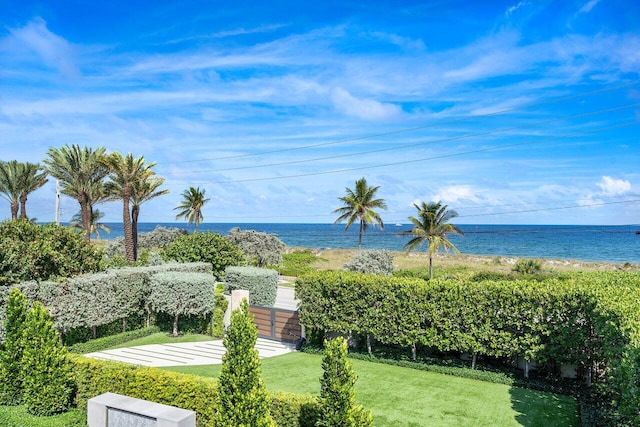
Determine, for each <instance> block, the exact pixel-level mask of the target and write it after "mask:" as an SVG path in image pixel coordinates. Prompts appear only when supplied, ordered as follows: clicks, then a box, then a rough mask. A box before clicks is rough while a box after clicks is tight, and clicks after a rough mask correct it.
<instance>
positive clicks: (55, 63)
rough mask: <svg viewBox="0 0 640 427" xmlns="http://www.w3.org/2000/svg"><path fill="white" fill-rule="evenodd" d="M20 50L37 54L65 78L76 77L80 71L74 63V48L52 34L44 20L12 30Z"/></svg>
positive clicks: (34, 21) (37, 20)
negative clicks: (25, 49) (24, 49)
mask: <svg viewBox="0 0 640 427" xmlns="http://www.w3.org/2000/svg"><path fill="white" fill-rule="evenodd" d="M9 31H10V32H11V36H12V37H13V40H14V41H15V42H16V44H17V45H18V46H17V47H18V48H21V47H26V48H27V49H28V50H30V51H32V52H34V53H36V54H37V55H38V56H39V57H40V58H41V59H42V60H43V61H44V63H45V64H47V65H48V66H50V67H54V68H57V69H58V71H60V73H61V74H63V75H65V76H75V75H77V74H78V72H79V70H78V68H77V66H76V65H75V63H74V61H73V56H74V52H73V48H72V47H71V45H70V44H69V42H67V41H66V40H65V39H64V38H62V37H60V36H58V35H56V34H54V33H52V32H51V31H49V29H48V28H47V23H46V22H45V21H44V20H43V19H42V18H36V19H34V20H33V21H31V22H29V23H28V24H27V25H26V26H25V27H22V28H17V29H10V30H9Z"/></svg>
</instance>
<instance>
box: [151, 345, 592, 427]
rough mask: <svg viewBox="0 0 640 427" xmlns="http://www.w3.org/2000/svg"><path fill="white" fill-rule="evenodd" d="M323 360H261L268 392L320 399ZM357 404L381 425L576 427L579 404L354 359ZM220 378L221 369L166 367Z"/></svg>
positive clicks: (288, 357) (314, 357)
mask: <svg viewBox="0 0 640 427" xmlns="http://www.w3.org/2000/svg"><path fill="white" fill-rule="evenodd" d="M321 360H322V356H320V355H313V354H306V353H289V354H287V355H284V356H278V357H273V358H268V359H263V360H262V376H263V379H264V381H265V384H266V385H267V388H268V389H270V390H274V391H275V390H282V391H289V392H294V393H302V394H312V395H318V394H319V390H320V383H319V378H320V376H321V375H322V368H321ZM352 363H353V367H354V370H355V372H356V374H357V375H358V381H357V383H356V390H357V401H358V403H360V404H362V405H364V406H365V408H367V409H371V410H372V411H373V416H374V422H375V425H376V426H378V427H381V426H398V427H413V426H471V425H472V426H545V427H546V426H549V427H553V426H558V427H559V426H563V427H564V426H578V425H579V421H578V416H577V404H576V401H575V400H574V399H573V398H571V397H567V396H561V395H554V394H551V393H544V392H539V391H533V390H528V389H523V388H520V387H511V386H507V385H502V384H493V383H488V382H483V381H477V380H471V379H466V378H459V377H454V376H447V375H442V374H437V373H433V372H425V371H418V370H414V369H409V368H401V367H397V366H389V365H383V364H378V363H372V362H368V361H362V360H352ZM163 369H168V370H172V371H176V372H185V373H190V374H194V375H200V376H206V377H213V378H217V377H218V375H219V373H220V365H206V366H180V367H170V368H163Z"/></svg>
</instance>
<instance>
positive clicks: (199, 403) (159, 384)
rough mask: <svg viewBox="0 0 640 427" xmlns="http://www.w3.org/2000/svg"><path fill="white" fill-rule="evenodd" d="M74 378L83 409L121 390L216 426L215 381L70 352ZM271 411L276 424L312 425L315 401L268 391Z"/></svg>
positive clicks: (206, 426) (77, 401) (204, 424)
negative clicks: (88, 403)
mask: <svg viewBox="0 0 640 427" xmlns="http://www.w3.org/2000/svg"><path fill="white" fill-rule="evenodd" d="M70 359H71V366H72V370H73V376H74V378H75V379H76V390H77V392H76V394H75V399H74V403H75V405H76V406H77V407H78V408H80V409H86V407H87V400H88V399H90V398H92V397H95V396H98V395H100V394H102V393H106V392H112V393H118V394H124V395H127V396H131V397H134V398H137V399H144V400H149V401H151V402H157V403H162V404H165V405H172V406H178V407H180V408H184V409H188V410H190V411H195V413H196V420H197V423H198V427H215V426H219V425H220V424H215V420H214V414H215V412H216V400H217V394H218V385H217V381H215V380H213V379H211V378H204V377H198V376H194V375H188V374H179V373H177V372H170V371H163V370H160V369H156V368H146V367H140V366H133V365H127V364H124V363H118V362H110V361H105V360H96V359H89V358H86V357H82V356H77V355H70ZM269 398H270V401H271V405H270V408H271V414H272V416H273V418H274V419H275V420H278V425H281V426H287V427H289V426H292V427H295V426H300V427H311V426H314V425H315V422H316V420H317V416H318V402H317V401H316V399H315V398H313V397H311V396H302V395H297V394H293V393H282V392H278V393H270V394H269Z"/></svg>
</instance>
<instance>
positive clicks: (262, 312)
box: [249, 306, 302, 343]
mask: <svg viewBox="0 0 640 427" xmlns="http://www.w3.org/2000/svg"><path fill="white" fill-rule="evenodd" d="M249 311H250V312H251V313H252V314H253V320H254V322H255V324H256V326H257V328H258V336H259V337H261V338H268V339H271V340H278V341H286V342H292V343H293V342H296V341H297V340H298V338H300V337H301V336H302V326H301V325H300V318H299V317H298V312H297V311H294V310H285V309H282V308H272V307H259V306H251V307H249Z"/></svg>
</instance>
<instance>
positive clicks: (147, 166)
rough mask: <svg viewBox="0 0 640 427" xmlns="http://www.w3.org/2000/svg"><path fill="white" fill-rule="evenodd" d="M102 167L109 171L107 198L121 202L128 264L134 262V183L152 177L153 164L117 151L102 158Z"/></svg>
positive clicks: (106, 187)
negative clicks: (132, 197)
mask: <svg viewBox="0 0 640 427" xmlns="http://www.w3.org/2000/svg"><path fill="white" fill-rule="evenodd" d="M104 165H105V166H106V167H107V168H108V169H109V171H110V172H109V179H110V181H109V182H107V183H106V185H105V189H106V192H107V194H108V195H109V196H111V197H112V198H117V199H121V200H122V224H123V231H124V249H125V255H126V258H127V261H128V262H134V261H135V260H136V254H135V252H134V250H133V232H132V229H131V211H130V210H129V209H130V203H131V196H132V194H133V192H134V186H135V183H136V182H138V181H141V180H144V179H147V178H148V177H150V176H152V175H153V172H152V171H151V168H152V167H153V166H155V163H145V160H144V157H143V156H139V157H138V158H134V157H133V154H131V153H128V154H127V155H126V156H123V155H122V154H120V153H118V152H117V151H116V152H114V153H111V154H110V155H108V156H105V157H104Z"/></svg>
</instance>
